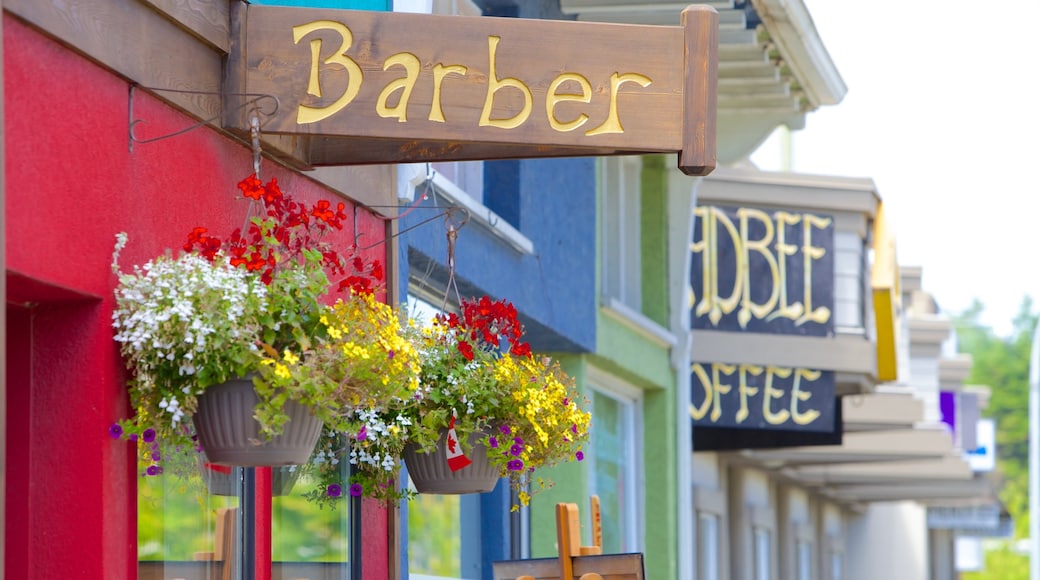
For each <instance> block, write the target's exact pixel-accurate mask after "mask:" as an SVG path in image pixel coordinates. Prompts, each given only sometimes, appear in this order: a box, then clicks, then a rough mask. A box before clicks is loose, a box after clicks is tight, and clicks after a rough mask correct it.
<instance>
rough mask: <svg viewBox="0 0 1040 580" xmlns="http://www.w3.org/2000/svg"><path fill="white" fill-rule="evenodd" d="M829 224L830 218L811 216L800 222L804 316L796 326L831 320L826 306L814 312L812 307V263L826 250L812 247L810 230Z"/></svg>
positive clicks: (806, 216) (807, 215) (824, 253)
mask: <svg viewBox="0 0 1040 580" xmlns="http://www.w3.org/2000/svg"><path fill="white" fill-rule="evenodd" d="M830 223H831V218H827V217H820V216H815V215H812V214H805V218H804V219H803V220H802V227H803V231H802V256H803V259H804V260H805V266H804V268H805V280H804V281H803V293H804V296H805V298H804V300H803V302H804V304H805V314H804V315H803V316H802V317H801V318H799V319H798V320H797V321H795V322H796V323H797V324H804V323H806V322H819V323H824V322H827V321H828V320H830V318H831V311H830V309H829V308H827V307H826V306H821V307H819V308H817V309H815V310H814V309H813V307H812V288H813V286H812V261H813V260H819V259H820V258H822V257H823V256H824V255H826V253H827V250H825V249H824V248H818V247H816V246H813V245H812V229H813V226H815V227H817V228H820V229H823V228H825V227H827V226H829V225H830Z"/></svg>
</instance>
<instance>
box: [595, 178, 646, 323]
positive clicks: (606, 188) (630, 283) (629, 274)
mask: <svg viewBox="0 0 1040 580" xmlns="http://www.w3.org/2000/svg"><path fill="white" fill-rule="evenodd" d="M642 167H643V162H642V158H640V157H611V158H606V159H602V160H600V187H601V188H602V192H603V206H602V223H603V227H602V230H601V233H600V238H601V240H602V243H601V248H602V254H603V258H602V259H603V264H602V269H601V272H602V283H601V286H602V288H603V291H604V293H605V294H606V295H607V297H608V298H611V299H613V300H616V301H617V302H618V303H620V304H622V305H624V306H627V307H628V308H630V309H631V310H633V311H634V312H642V310H643V309H642V292H641V289H640V284H641V280H642V277H641V268H642V265H641V264H642V261H641V260H640V255H639V252H640V248H641V247H642V246H641V234H640V231H641V230H640V220H641V218H642V214H641V211H640V207H641V185H640V173H641V171H642Z"/></svg>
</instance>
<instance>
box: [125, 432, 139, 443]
mask: <svg viewBox="0 0 1040 580" xmlns="http://www.w3.org/2000/svg"><path fill="white" fill-rule="evenodd" d="M127 439H129V440H131V441H137V433H131V434H130V437H127Z"/></svg>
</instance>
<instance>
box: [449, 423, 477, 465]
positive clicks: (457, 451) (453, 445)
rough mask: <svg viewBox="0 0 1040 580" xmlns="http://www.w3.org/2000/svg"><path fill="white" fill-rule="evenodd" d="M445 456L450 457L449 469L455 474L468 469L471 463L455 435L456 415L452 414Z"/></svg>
mask: <svg viewBox="0 0 1040 580" xmlns="http://www.w3.org/2000/svg"><path fill="white" fill-rule="evenodd" d="M445 447H446V449H445V450H444V451H445V455H446V456H447V457H448V468H449V469H451V470H452V471H453V472H455V471H458V470H460V469H462V468H463V467H466V466H467V465H469V464H470V463H473V462H472V461H470V460H469V457H466V454H465V453H463V452H462V446H461V445H459V437H458V435H456V434H455V413H454V412H452V414H451V420H450V421H448V440H447V441H446V442H445Z"/></svg>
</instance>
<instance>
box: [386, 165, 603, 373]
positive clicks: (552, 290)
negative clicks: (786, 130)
mask: <svg viewBox="0 0 1040 580" xmlns="http://www.w3.org/2000/svg"><path fill="white" fill-rule="evenodd" d="M595 167H596V166H595V160H594V159H591V158H574V159H538V160H534V159H527V160H517V161H507V162H488V163H485V168H484V173H485V177H484V198H485V205H486V206H488V207H489V208H495V209H496V212H497V211H502V215H501V217H502V219H507V220H508V221H509V222H510V223H511V224H512V225H513V226H514V227H516V228H517V229H518V230H519V231H520V232H521V233H522V234H524V235H525V236H527V237H528V238H529V239H530V240H531V241H532V243H533V244H534V254H533V255H525V254H522V253H521V252H518V251H517V250H515V249H514V248H512V247H511V246H509V245H507V244H506V243H504V242H503V241H502V240H500V239H499V238H497V237H495V236H494V234H492V233H491V232H490V231H488V230H487V229H486V228H484V227H482V226H480V225H478V224H476V223H475V222H472V221H471V222H470V223H468V224H467V225H465V226H464V227H463V228H462V229H461V230H460V231H459V235H458V242H457V245H456V248H455V264H456V273H455V278H456V282H457V284H458V287H459V292H460V293H461V295H462V297H463V298H471V297H477V296H481V295H483V294H487V295H489V296H491V297H492V298H496V299H500V298H505V299H508V300H509V301H511V302H513V304H514V305H515V306H516V307H517V310H519V311H520V313H521V318H522V321H523V323H524V326H525V328H526V329H527V338H528V339H529V341H530V342H531V347H532V348H533V349H534V350H536V351H542V352H574V353H581V352H591V351H593V350H594V349H595V335H596V333H595V330H596V329H595V321H596V296H595V286H596V279H595V274H596V245H595V244H596V229H595V228H596V191H595V183H596V175H595ZM444 203H445V202H444V200H443V199H439V200H438V199H429V200H427V201H426V202H425V203H424V205H423V206H421V207H423V208H424V209H417V210H415V211H412V212H411V213H410V214H408V215H407V216H406V217H405V218H403V219H402V220H401V221H402V223H401V224H400V229H401V230H402V231H404V230H407V229H408V228H410V227H413V226H416V224H419V223H420V222H422V221H424V220H426V219H428V218H430V217H431V216H432V215H436V211H435V210H434V209H432V208H435V207H436V206H437V204H439V205H440V206H443V205H444ZM399 247H400V252H401V256H400V260H399V264H400V274H401V285H402V286H401V291H402V295H403V293H404V292H406V291H407V284H408V276H409V275H411V276H413V277H414V278H416V279H418V280H422V281H424V282H425V284H426V285H428V286H429V287H430V288H431V289H435V290H436V291H437V292H438V299H442V298H443V291H444V289H445V288H447V280H448V270H447V267H446V266H445V264H446V263H447V253H448V248H447V236H446V233H445V227H444V222H443V220H434V221H431V222H429V223H426V224H423V225H420V226H418V227H416V228H415V229H414V230H411V231H408V232H406V233H405V234H403V235H402V236H401V238H400V246H399ZM451 298H452V299H454V292H452V294H451ZM436 305H437V306H439V303H438V304H436Z"/></svg>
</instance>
